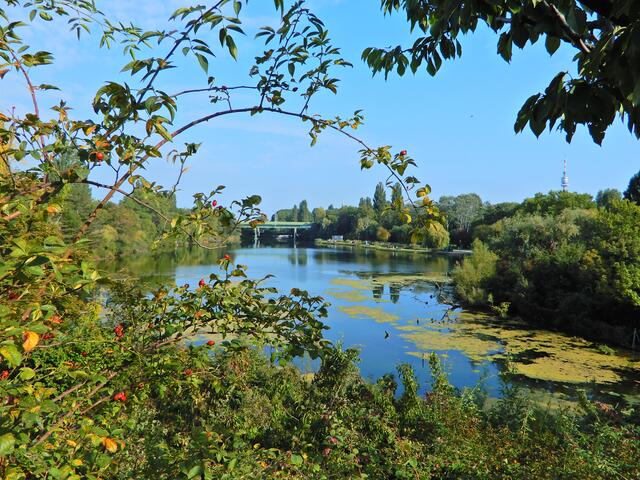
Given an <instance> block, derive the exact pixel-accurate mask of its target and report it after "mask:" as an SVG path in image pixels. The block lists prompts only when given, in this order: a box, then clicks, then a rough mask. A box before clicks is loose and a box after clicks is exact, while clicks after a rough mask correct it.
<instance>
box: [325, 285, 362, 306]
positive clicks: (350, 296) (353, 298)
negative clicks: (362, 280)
mask: <svg viewBox="0 0 640 480" xmlns="http://www.w3.org/2000/svg"><path fill="white" fill-rule="evenodd" d="M325 293H326V294H327V295H330V296H332V297H335V298H339V299H341V300H346V301H347V302H354V303H362V302H366V301H367V300H372V298H371V297H368V296H366V295H365V294H364V293H362V290H358V289H353V290H339V289H337V288H330V289H328V290H326V291H325Z"/></svg>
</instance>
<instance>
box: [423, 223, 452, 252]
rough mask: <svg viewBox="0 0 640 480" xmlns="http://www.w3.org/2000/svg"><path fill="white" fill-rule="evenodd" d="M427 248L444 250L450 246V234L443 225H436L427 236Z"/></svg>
mask: <svg viewBox="0 0 640 480" xmlns="http://www.w3.org/2000/svg"><path fill="white" fill-rule="evenodd" d="M424 242H425V246H427V247H429V248H435V249H438V250H440V249H443V248H445V247H447V246H448V245H449V232H448V231H447V229H446V228H445V227H444V225H442V224H441V223H434V224H433V227H432V228H430V229H429V230H428V231H427V233H426V234H425V239H424Z"/></svg>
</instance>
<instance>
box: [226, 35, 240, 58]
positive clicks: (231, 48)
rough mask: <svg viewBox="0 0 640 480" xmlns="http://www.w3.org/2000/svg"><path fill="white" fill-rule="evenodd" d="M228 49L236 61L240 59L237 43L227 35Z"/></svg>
mask: <svg viewBox="0 0 640 480" xmlns="http://www.w3.org/2000/svg"><path fill="white" fill-rule="evenodd" d="M226 42H227V48H228V49H229V53H230V54H231V56H232V57H233V58H234V60H237V59H238V47H236V42H234V41H233V38H232V37H231V36H230V35H227V39H226Z"/></svg>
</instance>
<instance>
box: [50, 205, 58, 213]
mask: <svg viewBox="0 0 640 480" xmlns="http://www.w3.org/2000/svg"><path fill="white" fill-rule="evenodd" d="M59 211H60V207H59V206H58V205H53V204H52V205H47V212H49V213H58V212H59Z"/></svg>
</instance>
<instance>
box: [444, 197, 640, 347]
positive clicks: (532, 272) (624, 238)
mask: <svg viewBox="0 0 640 480" xmlns="http://www.w3.org/2000/svg"><path fill="white" fill-rule="evenodd" d="M603 196H604V195H603V194H600V195H599V197H600V198H603ZM513 212H514V213H513V214H512V215H511V216H508V217H505V218H502V219H500V220H498V221H496V222H494V223H492V224H490V225H477V226H476V228H475V230H474V233H475V235H476V236H477V237H478V238H479V239H482V241H484V242H485V243H486V245H487V246H488V247H489V252H487V250H486V247H484V246H481V245H480V244H478V245H475V247H476V248H474V254H473V255H472V256H471V257H470V258H468V259H465V260H464V261H463V262H462V265H460V266H459V267H458V269H457V270H456V273H455V278H456V280H457V283H458V293H459V294H460V295H461V297H462V299H463V300H464V301H465V302H467V303H469V304H473V305H484V306H491V305H492V304H493V302H494V301H495V302H496V303H503V302H506V303H508V304H510V306H511V313H514V314H517V315H519V316H521V317H523V318H525V319H527V320H530V321H532V322H534V323H537V324H545V325H553V326H556V327H559V328H562V329H564V330H567V331H571V332H574V333H579V334H582V335H584V336H591V337H595V338H603V339H608V340H611V341H615V342H618V343H621V344H623V345H631V343H632V339H633V329H634V328H638V327H639V326H640V325H639V324H638V319H639V318H640V302H639V301H638V300H639V299H640V208H639V207H638V205H636V204H634V203H631V202H629V201H627V200H621V199H619V198H613V199H610V200H609V201H608V202H606V203H603V206H601V207H599V208H596V204H595V203H594V202H593V201H592V200H591V199H590V197H589V196H588V195H582V194H574V193H568V192H550V193H549V194H547V195H543V194H538V195H536V196H535V197H533V198H530V199H527V200H525V201H524V202H523V203H522V204H521V205H520V206H518V207H517V208H516V209H514V211H513ZM478 247H480V248H478ZM494 254H495V255H497V257H495V256H494ZM480 266H482V267H480Z"/></svg>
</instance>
